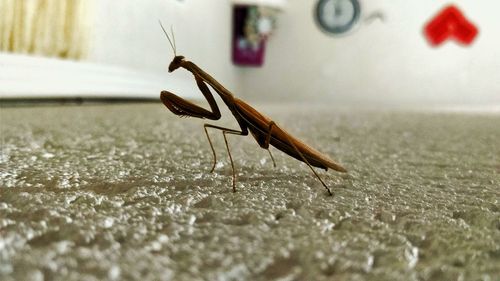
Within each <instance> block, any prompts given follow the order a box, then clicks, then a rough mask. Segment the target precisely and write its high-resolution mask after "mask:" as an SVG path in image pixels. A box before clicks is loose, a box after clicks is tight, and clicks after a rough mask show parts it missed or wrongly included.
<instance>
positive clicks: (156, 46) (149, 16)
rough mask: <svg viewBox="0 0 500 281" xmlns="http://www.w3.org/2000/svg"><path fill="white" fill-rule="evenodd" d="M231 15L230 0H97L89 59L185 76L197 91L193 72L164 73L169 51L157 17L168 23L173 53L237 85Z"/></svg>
mask: <svg viewBox="0 0 500 281" xmlns="http://www.w3.org/2000/svg"><path fill="white" fill-rule="evenodd" d="M231 16H232V12H231V6H230V5H229V0H224V1H220V0H219V1H207V0H149V1H137V0H108V1H96V6H95V23H94V27H95V30H94V31H93V36H92V38H93V39H92V41H93V43H92V45H91V50H90V53H89V60H90V61H93V62H98V63H106V64H114V65H120V66H125V67H128V68H131V69H136V70H138V71H149V72H154V73H156V74H158V75H164V76H166V77H167V79H177V78H179V77H180V78H185V79H188V80H189V83H191V84H190V85H191V91H192V92H196V91H197V88H196V86H195V85H196V84H195V82H194V80H193V79H192V77H191V76H192V75H188V74H187V72H186V71H184V70H180V71H177V72H174V73H173V74H170V73H168V72H167V67H168V64H169V63H170V62H171V60H172V58H173V56H174V55H173V52H172V49H171V47H170V45H169V43H168V41H167V38H166V37H165V35H164V34H163V31H162V30H161V28H160V25H159V24H158V20H161V21H162V23H163V25H164V26H165V27H166V29H167V31H169V29H170V26H171V25H172V26H173V29H174V33H175V38H176V45H177V54H178V55H184V56H185V57H186V58H187V59H189V60H192V61H193V62H195V63H196V64H198V65H199V66H200V67H203V68H204V69H206V70H207V71H209V72H210V73H211V74H213V75H214V76H215V77H217V78H218V79H219V80H220V82H221V83H224V85H227V87H228V88H230V89H236V87H237V85H238V83H237V80H238V73H237V71H235V67H234V66H233V65H232V63H231V52H230V46H231V45H230V40H231V32H232V31H231ZM167 88H169V87H168V85H165V89H167ZM174 90H175V85H174ZM179 90H182V91H185V90H186V89H185V88H182V89H179ZM179 94H181V95H185V94H188V93H179ZM189 95H191V94H189ZM195 95H196V96H198V93H197V92H196V93H195ZM200 96H201V95H200Z"/></svg>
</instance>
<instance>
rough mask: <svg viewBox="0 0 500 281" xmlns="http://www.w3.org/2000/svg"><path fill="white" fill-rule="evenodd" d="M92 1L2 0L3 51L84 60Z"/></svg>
mask: <svg viewBox="0 0 500 281" xmlns="http://www.w3.org/2000/svg"><path fill="white" fill-rule="evenodd" d="M91 2H92V1H90V0H0V51H3V52H13V53H24V54H37V55H42V56H49V57H61V58H70V59H80V58H82V57H84V56H85V54H86V51H87V49H88V35H89V34H88V33H89V30H90V26H89V13H88V10H89V7H88V6H89V5H90V3H91Z"/></svg>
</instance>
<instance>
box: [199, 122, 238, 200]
mask: <svg viewBox="0 0 500 281" xmlns="http://www.w3.org/2000/svg"><path fill="white" fill-rule="evenodd" d="M203 128H204V129H205V134H206V135H207V138H208V143H209V144H210V148H211V149H212V153H213V155H214V164H213V166H212V169H211V170H210V173H212V172H213V171H214V169H215V164H216V163H217V158H216V157H217V156H216V154H215V149H214V146H213V144H212V141H211V140H210V136H209V134H208V130H207V128H213V129H217V130H221V131H222V135H223V136H224V142H225V143H226V149H227V153H228V155H229V161H230V162H231V169H232V172H233V192H236V173H235V170H234V163H233V157H232V155H231V151H230V149H229V143H228V141H227V138H226V134H232V135H237V136H246V135H248V131H247V130H242V131H238V130H233V129H228V128H224V127H219V126H215V125H211V124H204V125H203Z"/></svg>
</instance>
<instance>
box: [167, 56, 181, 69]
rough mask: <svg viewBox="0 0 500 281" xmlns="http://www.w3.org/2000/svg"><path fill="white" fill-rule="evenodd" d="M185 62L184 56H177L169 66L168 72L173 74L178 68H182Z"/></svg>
mask: <svg viewBox="0 0 500 281" xmlns="http://www.w3.org/2000/svg"><path fill="white" fill-rule="evenodd" d="M183 61H184V56H175V57H174V59H173V60H172V62H171V63H170V65H169V66H168V72H172V71H174V70H176V69H177V68H179V67H181V64H182V62H183Z"/></svg>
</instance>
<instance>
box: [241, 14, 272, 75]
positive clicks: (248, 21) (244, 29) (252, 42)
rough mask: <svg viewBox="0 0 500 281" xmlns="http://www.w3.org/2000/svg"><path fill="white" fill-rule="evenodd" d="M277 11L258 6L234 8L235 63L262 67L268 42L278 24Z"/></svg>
mask: <svg viewBox="0 0 500 281" xmlns="http://www.w3.org/2000/svg"><path fill="white" fill-rule="evenodd" d="M276 12H277V10H276V9H273V8H271V7H264V6H257V5H235V6H234V7H233V42H232V49H233V63H234V64H236V65H240V66H255V67H258V66H262V65H263V64H264V55H265V50H266V42H267V39H268V37H269V36H270V34H271V32H272V30H273V29H274V27H275V22H276V17H275V16H276Z"/></svg>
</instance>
